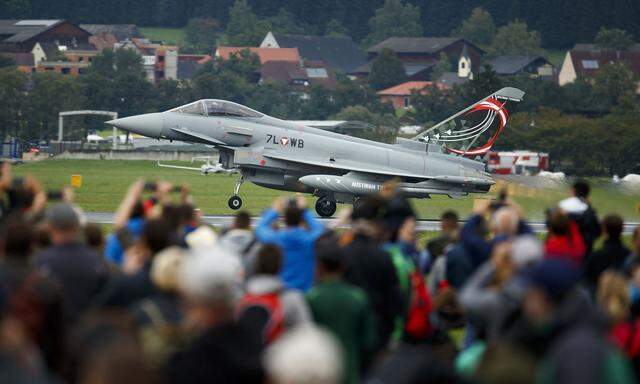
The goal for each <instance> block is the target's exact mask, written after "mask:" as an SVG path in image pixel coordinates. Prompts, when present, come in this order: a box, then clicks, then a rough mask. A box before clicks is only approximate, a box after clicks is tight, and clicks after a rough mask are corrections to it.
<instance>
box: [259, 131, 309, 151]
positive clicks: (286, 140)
mask: <svg viewBox="0 0 640 384" xmlns="http://www.w3.org/2000/svg"><path fill="white" fill-rule="evenodd" d="M267 144H276V145H281V146H283V147H286V146H289V147H291V148H304V140H302V139H299V138H297V137H286V136H282V137H280V140H278V137H277V136H276V135H272V134H270V133H267Z"/></svg>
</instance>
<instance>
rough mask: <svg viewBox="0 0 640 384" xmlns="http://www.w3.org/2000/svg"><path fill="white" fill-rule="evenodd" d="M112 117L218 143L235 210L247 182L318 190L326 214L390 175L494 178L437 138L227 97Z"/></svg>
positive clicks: (421, 185)
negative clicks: (389, 140) (314, 122)
mask: <svg viewBox="0 0 640 384" xmlns="http://www.w3.org/2000/svg"><path fill="white" fill-rule="evenodd" d="M523 95H524V92H522V91H520V90H518V89H515V88H503V89H501V90H500V91H498V92H496V93H494V94H492V95H490V96H488V97H487V98H485V99H483V100H481V101H479V102H478V103H475V104H473V105H471V106H470V107H468V108H467V109H465V110H463V111H461V112H459V113H458V114H456V115H454V116H452V117H451V118H449V119H447V120H445V121H443V122H442V123H439V124H437V125H436V126H434V128H436V127H440V126H442V125H443V124H445V123H447V122H449V121H452V120H453V119H455V118H457V117H458V116H461V115H462V114H464V113H469V112H468V111H470V110H471V108H473V107H474V106H476V105H478V104H480V103H483V102H485V103H486V100H488V99H489V98H492V100H496V99H502V100H505V101H506V100H509V101H520V100H521V99H522V97H523ZM503 105H504V104H503ZM505 112H506V111H505ZM505 121H506V120H505ZM107 124H110V125H113V126H116V127H118V128H121V129H124V130H126V131H131V132H134V133H137V134H140V135H143V136H147V137H152V138H157V139H166V140H180V141H185V142H193V143H204V144H209V145H212V146H214V147H216V148H217V149H218V150H219V151H220V163H221V165H222V166H223V167H224V168H226V169H232V168H237V169H238V170H239V171H240V174H241V177H240V178H239V180H238V183H237V184H236V188H235V190H234V194H233V196H232V197H231V198H230V199H229V206H230V207H231V208H233V209H238V208H240V206H241V205H242V200H241V199H240V198H239V197H238V196H237V195H238V192H239V188H240V185H241V184H242V182H243V181H250V182H252V183H254V184H257V185H260V186H263V187H267V188H272V189H279V190H284V191H296V192H305V193H312V194H314V195H316V196H318V197H319V199H318V202H317V204H316V210H317V211H318V213H319V214H320V215H322V216H331V215H332V214H333V213H334V212H335V207H336V205H335V203H336V202H342V203H350V202H352V201H353V200H354V198H356V197H358V196H363V195H367V194H371V193H375V192H377V191H378V190H379V189H380V188H381V186H382V184H384V183H385V182H386V181H389V180H391V179H399V181H400V188H401V189H402V190H403V191H404V192H405V193H406V194H407V195H408V196H410V197H417V198H428V197H429V196H430V195H431V194H444V195H449V196H450V197H460V196H464V195H466V194H468V193H486V192H487V191H488V190H489V188H490V187H491V185H492V184H493V179H492V178H491V175H489V174H488V173H487V172H485V164H484V163H483V162H480V161H475V160H471V159H468V158H466V157H464V156H460V155H455V154H451V153H449V151H447V149H446V148H445V147H444V146H443V145H440V144H438V143H434V140H433V139H432V140H431V142H429V143H427V142H425V139H424V137H420V138H419V139H421V140H420V141H419V140H409V139H400V138H399V139H398V141H397V143H396V144H386V143H379V142H375V141H371V140H365V139H361V138H356V137H351V136H345V135H341V134H338V133H334V132H328V131H324V130H320V129H317V128H311V127H307V126H303V125H299V124H296V123H292V122H288V121H284V120H280V119H276V118H274V117H270V116H267V115H264V114H262V113H260V112H257V111H254V110H252V109H250V108H247V107H245V106H242V105H239V104H236V103H232V102H229V101H223V100H209V99H207V100H199V101H196V102H193V103H190V104H187V105H185V106H182V107H178V108H175V109H172V110H169V111H166V112H159V113H149V114H143V115H137V116H130V117H125V118H120V119H116V120H111V121H108V122H107ZM428 131H430V130H428ZM428 131H427V132H428ZM447 132H450V130H449V131H447ZM426 140H427V141H428V138H427V139H426Z"/></svg>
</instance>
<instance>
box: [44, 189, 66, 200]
mask: <svg viewBox="0 0 640 384" xmlns="http://www.w3.org/2000/svg"><path fill="white" fill-rule="evenodd" d="M62 197H63V196H62V191H47V199H48V200H62Z"/></svg>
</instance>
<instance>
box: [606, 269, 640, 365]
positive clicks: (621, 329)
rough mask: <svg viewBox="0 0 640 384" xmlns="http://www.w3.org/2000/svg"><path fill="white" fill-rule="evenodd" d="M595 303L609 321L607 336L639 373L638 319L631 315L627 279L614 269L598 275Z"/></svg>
mask: <svg viewBox="0 0 640 384" xmlns="http://www.w3.org/2000/svg"><path fill="white" fill-rule="evenodd" d="M596 298H597V303H598V305H599V306H600V308H602V310H603V311H604V313H605V314H606V315H607V316H608V318H609V321H610V323H611V327H610V331H609V338H610V339H611V340H612V341H613V343H614V344H615V345H617V346H618V347H619V348H620V350H621V351H622V352H623V353H624V354H625V355H626V356H627V358H628V359H629V360H630V361H631V362H632V363H633V367H634V371H635V373H636V377H638V374H640V320H639V319H637V318H633V317H632V315H631V295H630V293H629V286H628V283H627V280H626V279H625V277H624V276H623V275H621V274H620V273H618V272H615V271H605V272H604V273H602V275H600V281H599V283H598V291H597V296H596Z"/></svg>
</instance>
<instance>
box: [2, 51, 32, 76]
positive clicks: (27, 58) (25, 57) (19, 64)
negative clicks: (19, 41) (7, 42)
mask: <svg viewBox="0 0 640 384" xmlns="http://www.w3.org/2000/svg"><path fill="white" fill-rule="evenodd" d="M0 56H3V57H6V58H8V59H10V60H11V61H13V63H14V64H15V66H16V68H17V69H18V71H20V72H23V73H32V72H35V69H36V62H35V58H34V56H33V53H31V52H29V53H24V52H0Z"/></svg>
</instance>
